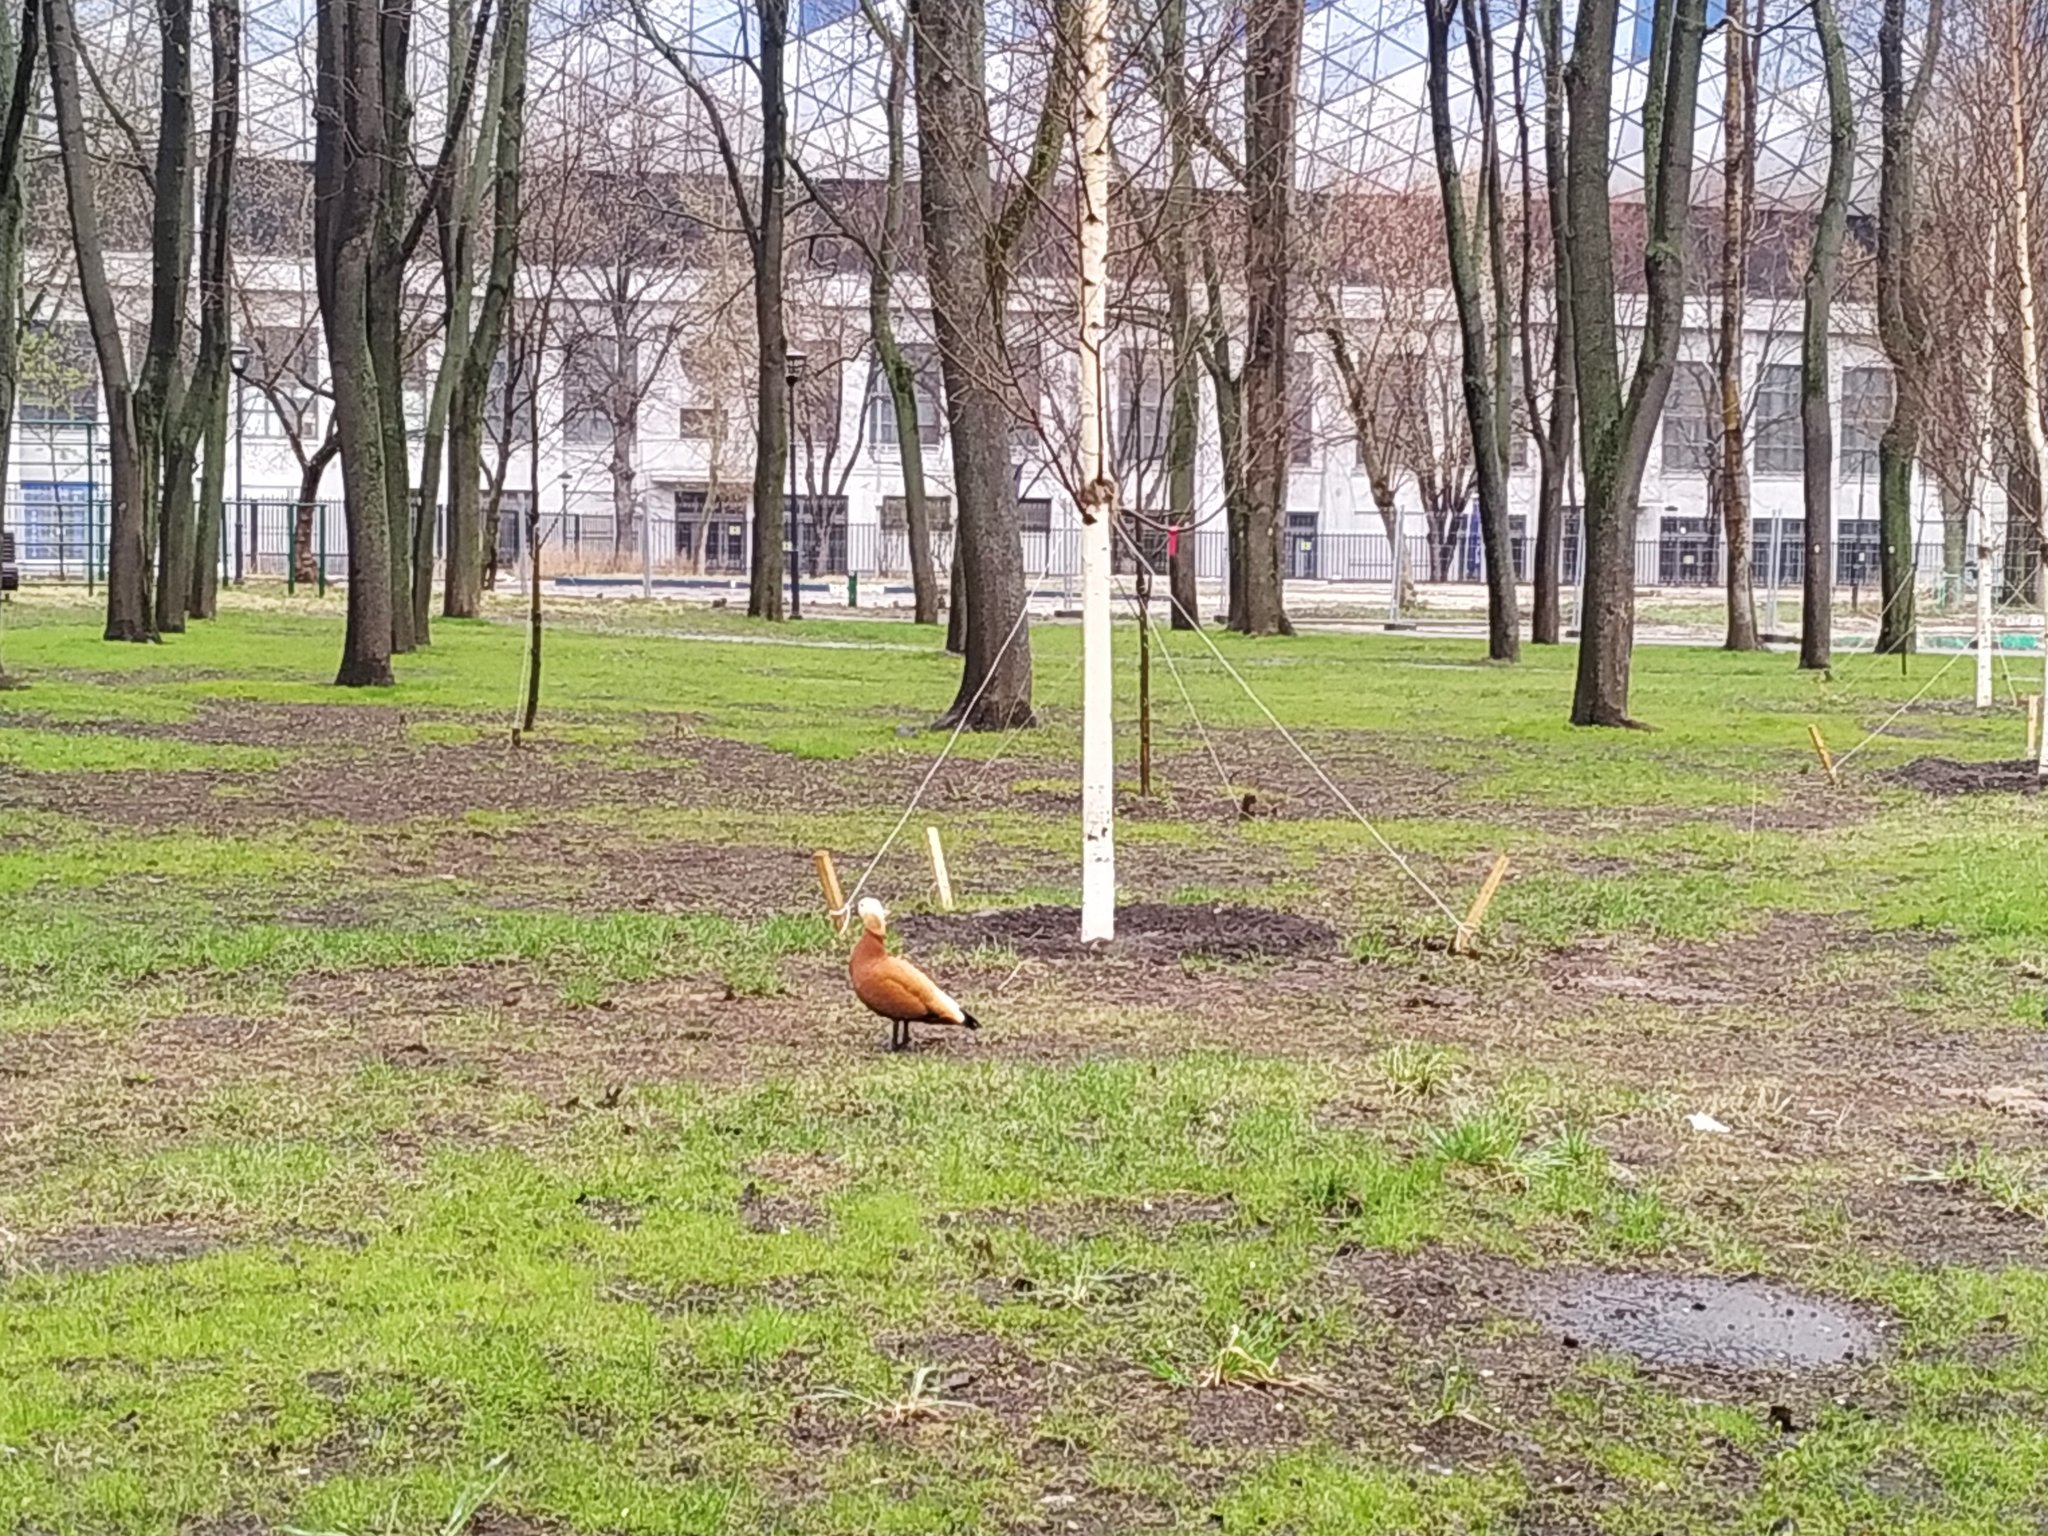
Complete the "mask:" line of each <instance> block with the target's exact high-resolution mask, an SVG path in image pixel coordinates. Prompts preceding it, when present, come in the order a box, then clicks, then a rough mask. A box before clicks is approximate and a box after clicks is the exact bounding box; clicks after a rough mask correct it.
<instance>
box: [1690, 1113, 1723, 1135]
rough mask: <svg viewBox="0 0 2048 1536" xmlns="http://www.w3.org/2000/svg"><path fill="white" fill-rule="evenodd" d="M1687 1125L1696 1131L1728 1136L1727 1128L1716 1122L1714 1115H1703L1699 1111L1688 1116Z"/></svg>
mask: <svg viewBox="0 0 2048 1536" xmlns="http://www.w3.org/2000/svg"><path fill="white" fill-rule="evenodd" d="M1685 1123H1686V1124H1687V1125H1689V1126H1691V1127H1692V1128H1693V1129H1694V1130H1696V1131H1706V1132H1708V1133H1710V1134H1712V1135H1715V1136H1726V1135H1727V1134H1728V1127H1727V1126H1725V1125H1723V1124H1722V1123H1721V1122H1720V1121H1718V1120H1716V1119H1715V1118H1714V1117H1713V1116H1712V1115H1709V1114H1703V1113H1701V1112H1700V1111H1698V1110H1695V1111H1694V1112H1693V1113H1691V1114H1689V1115H1687V1116H1686V1117H1685Z"/></svg>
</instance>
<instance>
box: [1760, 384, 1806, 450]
mask: <svg viewBox="0 0 2048 1536" xmlns="http://www.w3.org/2000/svg"><path fill="white" fill-rule="evenodd" d="M1755 464H1756V472H1757V473H1758V474H1759V475H1796V474H1799V473H1800V472H1801V471H1803V470H1804V469H1805V468H1806V440H1805V438H1804V437H1803V436H1802V435H1801V433H1800V429H1799V369H1798V366H1797V365H1796V364H1792V363H1776V364H1773V365H1772V366H1771V367H1769V368H1766V369H1765V370H1764V371H1763V377H1762V379H1761V380H1760V381H1759V382H1758V384H1757V391H1756V447H1755Z"/></svg>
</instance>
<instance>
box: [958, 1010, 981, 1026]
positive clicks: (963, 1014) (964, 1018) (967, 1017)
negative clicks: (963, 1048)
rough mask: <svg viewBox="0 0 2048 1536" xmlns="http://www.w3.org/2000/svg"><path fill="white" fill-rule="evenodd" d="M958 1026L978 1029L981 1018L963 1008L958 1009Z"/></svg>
mask: <svg viewBox="0 0 2048 1536" xmlns="http://www.w3.org/2000/svg"><path fill="white" fill-rule="evenodd" d="M960 1026H961V1028H963V1029H979V1028H981V1020H979V1019H977V1018H976V1017H975V1016H974V1015H973V1014H971V1013H969V1012H968V1011H967V1010H966V1009H965V1008H963V1009H961V1010H960Z"/></svg>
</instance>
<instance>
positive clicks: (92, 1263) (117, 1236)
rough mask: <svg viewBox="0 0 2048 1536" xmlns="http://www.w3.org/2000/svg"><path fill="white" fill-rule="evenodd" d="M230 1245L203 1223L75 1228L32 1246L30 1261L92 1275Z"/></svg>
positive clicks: (48, 1269) (51, 1269)
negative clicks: (205, 1228) (125, 1266)
mask: <svg viewBox="0 0 2048 1536" xmlns="http://www.w3.org/2000/svg"><path fill="white" fill-rule="evenodd" d="M226 1246H227V1242H226V1239H224V1238H223V1237H221V1236H220V1235H219V1234H218V1233H214V1232H207V1231H204V1230H202V1229H201V1228H198V1227H185V1226H162V1227H142V1226H130V1227H123V1226H108V1227H98V1226H95V1227H73V1228H72V1229H71V1230H70V1231H68V1232H60V1233H57V1234H56V1235H54V1236H52V1237H48V1238H44V1239H43V1240H42V1241H40V1242H38V1243H35V1244H34V1245H33V1246H31V1247H30V1248H29V1250H28V1252H27V1255H26V1263H27V1265H28V1267H29V1268H31V1269H40V1270H43V1271H46V1272H48V1273H52V1274H67V1275H79V1274H91V1273H94V1272H95V1271H98V1270H103V1269H115V1268H118V1267H119V1266H121V1265H123V1264H169V1263H173V1262H175V1261H177V1260H179V1259H195V1258H199V1257H201V1256H203V1255H205V1254H209V1253H214V1252H217V1251H218V1250H220V1249H222V1248H224V1247H226Z"/></svg>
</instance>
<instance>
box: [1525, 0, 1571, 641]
mask: <svg viewBox="0 0 2048 1536" xmlns="http://www.w3.org/2000/svg"><path fill="white" fill-rule="evenodd" d="M1562 13H1563V6H1562V4H1561V0H1539V3H1538V5H1537V15H1536V26H1537V33H1538V39H1539V46H1540V47H1541V49H1542V52H1543V162H1544V176H1545V187H1546V191H1545V194H1544V215H1545V222H1546V225H1547V228H1548V232H1549V235H1550V272H1551V277H1550V302H1551V309H1552V316H1551V340H1550V348H1551V351H1550V375H1551V380H1550V416H1549V420H1548V421H1547V422H1546V421H1544V419H1543V417H1542V414H1541V412H1539V410H1538V409H1537V398H1536V396H1537V391H1536V349H1535V327H1534V326H1533V325H1532V324H1531V323H1530V319H1529V309H1530V305H1529V291H1530V289H1531V288H1532V287H1533V286H1534V281H1535V280H1534V277H1533V275H1532V274H1533V272H1534V270H1535V266H1536V261H1535V244H1534V239H1533V230H1530V224H1531V221H1530V220H1529V218H1528V210H1529V208H1530V207H1531V206H1532V205H1533V203H1534V201H1535V199H1534V197H1533V195H1532V190H1531V186H1530V182H1531V180H1532V175H1531V160H1530V156H1529V154H1528V152H1527V139H1526V136H1525V138H1524V141H1523V154H1522V156H1521V160H1522V194H1523V195H1522V207H1523V219H1524V228H1525V230H1530V233H1529V234H1526V235H1525V238H1524V241H1523V262H1522V370H1523V378H1524V380H1525V384H1524V389H1525V393H1526V394H1527V396H1528V400H1529V417H1530V427H1531V436H1532V437H1534V438H1535V440H1536V448H1537V457H1538V459H1539V461H1540V463H1539V471H1538V473H1539V478H1538V482H1537V487H1536V569H1535V572H1534V573H1533V576H1534V580H1533V590H1532V593H1531V597H1530V609H1531V612H1530V615H1529V638H1530V640H1531V641H1532V642H1534V643H1535V644H1537V645H1556V644H1557V643H1558V640H1559V638H1560V636H1561V635H1562V633H1563V618H1562V613H1561V608H1562V605H1561V603H1560V602H1559V586H1560V581H1561V570H1560V567H1561V566H1562V563H1563V555H1564V501H1565V497H1566V495H1567V494H1568V493H1569V491H1570V479H1571V444H1572V433H1573V430H1574V428H1575V426H1576V418H1577V413H1578V412H1577V402H1578V381H1577V377H1576V375H1575V373H1574V371H1573V363H1572V346H1573V342H1572V289H1571V221H1570V218H1569V216H1568V212H1567V209H1566V206H1565V197H1564V186H1565V125H1564V106H1565V89H1564V35H1563V21H1562ZM1518 78H1519V75H1518ZM1516 117H1517V121H1518V122H1521V123H1523V124H1524V133H1525V135H1526V115H1525V114H1524V113H1522V112H1520V111H1519V110H1518V111H1517V113H1516Z"/></svg>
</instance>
